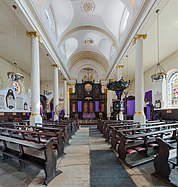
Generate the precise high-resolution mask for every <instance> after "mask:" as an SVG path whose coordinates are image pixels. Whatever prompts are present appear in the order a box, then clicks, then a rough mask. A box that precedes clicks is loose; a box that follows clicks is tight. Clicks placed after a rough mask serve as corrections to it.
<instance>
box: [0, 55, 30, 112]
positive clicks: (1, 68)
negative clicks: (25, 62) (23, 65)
mask: <svg viewBox="0 0 178 187" xmlns="http://www.w3.org/2000/svg"><path fill="white" fill-rule="evenodd" d="M12 70H13V69H12V64H11V63H9V62H7V61H6V60H5V59H3V58H1V57H0V80H1V82H2V87H1V88H0V96H1V99H0V103H1V107H0V112H29V111H30V108H31V99H30V96H29V95H28V89H29V88H30V75H28V74H27V73H25V72H24V71H22V70H21V69H19V73H21V74H23V75H24V83H22V82H20V83H19V85H20V90H21V91H20V93H19V94H16V93H15V91H14V90H13V85H12V81H10V80H8V77H7V72H8V71H12ZM9 89H12V90H13V94H14V96H15V100H13V102H14V106H15V107H14V108H12V109H9V108H8V107H7V105H6V95H7V92H8V90H9ZM17 97H19V98H22V100H23V101H22V102H23V105H24V103H25V102H26V103H27V110H24V108H21V109H19V108H18V107H17ZM3 103H4V107H3V106H2V105H3Z"/></svg>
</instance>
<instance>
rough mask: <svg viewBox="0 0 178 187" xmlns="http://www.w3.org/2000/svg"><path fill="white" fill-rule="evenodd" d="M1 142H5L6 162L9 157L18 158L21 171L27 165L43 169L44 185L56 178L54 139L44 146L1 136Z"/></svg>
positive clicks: (4, 153)
mask: <svg viewBox="0 0 178 187" xmlns="http://www.w3.org/2000/svg"><path fill="white" fill-rule="evenodd" d="M0 140H1V141H2V142H3V145H2V155H3V159H4V160H5V159H7V158H8V157H12V158H16V159H17V160H18V161H19V164H20V168H19V169H20V170H23V169H24V167H25V165H26V164H29V165H33V166H35V167H38V168H40V169H43V170H44V171H45V181H44V184H48V183H49V182H50V181H51V180H52V179H53V178H54V177H55V176H56V157H55V155H54V153H53V151H52V145H53V140H52V139H49V140H48V141H47V142H46V143H45V144H43V145H42V144H38V143H31V142H26V141H24V140H19V139H15V138H10V137H6V136H0ZM32 150H33V151H32Z"/></svg>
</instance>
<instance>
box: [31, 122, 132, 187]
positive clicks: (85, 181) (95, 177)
mask: <svg viewBox="0 0 178 187" xmlns="http://www.w3.org/2000/svg"><path fill="white" fill-rule="evenodd" d="M109 147H110V146H109V145H108V144H106V143H105V141H104V138H102V135H101V133H99V131H98V130H97V129H96V126H90V128H89V127H87V126H81V127H80V129H79V130H78V132H77V133H76V135H74V136H73V137H72V139H71V140H70V145H69V146H68V147H65V153H66V154H65V155H64V156H63V157H61V158H59V159H58V163H57V170H58V171H60V172H61V173H60V174H59V175H58V176H57V177H55V178H54V179H53V180H52V181H51V182H50V183H49V185H48V186H49V187H101V186H102V187H121V186H122V187H135V184H134V183H133V181H132V179H131V178H130V177H129V175H128V174H127V172H126V171H125V169H124V168H123V166H122V165H121V164H119V162H118V161H117V159H116V156H115V155H114V153H113V152H111V150H110V149H109ZM42 175H44V174H42ZM39 178H40V175H39V176H37V178H36V179H35V180H34V181H32V183H31V185H30V187H33V186H39ZM35 181H36V182H35ZM37 181H38V182H37ZM35 183H38V185H36V184H35Z"/></svg>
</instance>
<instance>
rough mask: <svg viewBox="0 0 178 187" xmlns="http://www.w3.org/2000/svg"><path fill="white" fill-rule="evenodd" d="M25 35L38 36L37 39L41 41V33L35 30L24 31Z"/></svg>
mask: <svg viewBox="0 0 178 187" xmlns="http://www.w3.org/2000/svg"><path fill="white" fill-rule="evenodd" d="M26 35H27V36H28V37H29V38H30V37H32V36H34V37H37V38H38V41H39V42H40V43H42V38H41V35H40V34H39V33H38V32H36V31H31V32H28V31H26Z"/></svg>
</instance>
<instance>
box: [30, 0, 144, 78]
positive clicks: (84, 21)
mask: <svg viewBox="0 0 178 187" xmlns="http://www.w3.org/2000/svg"><path fill="white" fill-rule="evenodd" d="M145 1H146V0H109V1H108V0H30V2H31V4H32V5H33V8H34V9H35V10H36V12H37V13H38V15H39V17H40V18H41V20H42V22H43V24H44V26H45V27H46V30H47V31H48V34H49V35H50V37H51V39H52V41H53V43H54V46H55V47H56V48H57V51H58V53H59V56H60V55H62V57H61V59H64V60H61V63H62V64H63V67H64V68H65V67H66V71H67V73H68V75H69V76H70V69H71V67H72V66H75V64H76V63H78V62H79V61H81V59H92V60H93V61H95V63H96V66H97V64H98V65H102V66H103V68H104V69H106V70H107V72H110V68H112V67H113V64H114V63H116V61H115V57H116V55H117V54H118V53H119V50H120V48H121V44H122V43H121V41H123V38H124V37H126V36H127V33H128V31H129V29H130V26H131V25H132V24H131V23H132V22H133V21H134V20H135V19H136V16H137V15H138V12H139V11H140V10H141V7H142V6H143V5H144V3H145ZM86 55H87V58H84V56H86ZM81 56H82V57H81ZM96 56H97V57H96ZM71 59H72V60H71ZM73 59H75V60H73ZM77 60H78V62H77ZM74 61H75V63H74ZM106 76H107V75H106Z"/></svg>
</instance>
